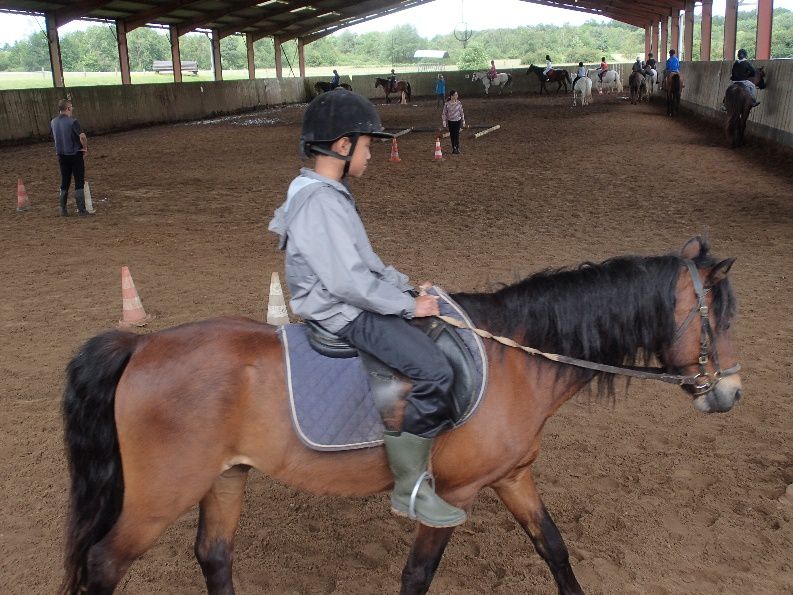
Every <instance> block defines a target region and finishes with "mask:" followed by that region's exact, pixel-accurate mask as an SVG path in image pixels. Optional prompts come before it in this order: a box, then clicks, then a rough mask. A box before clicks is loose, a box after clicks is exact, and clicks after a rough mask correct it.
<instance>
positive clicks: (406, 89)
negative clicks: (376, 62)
mask: <svg viewBox="0 0 793 595" xmlns="http://www.w3.org/2000/svg"><path fill="white" fill-rule="evenodd" d="M377 87H382V88H383V91H384V92H385V102H386V103H391V99H390V98H389V97H388V96H389V95H390V94H391V93H398V94H399V96H400V97H401V96H402V93H404V94H405V99H407V100H408V101H410V97H411V95H410V83H409V82H407V81H397V82H396V87H395V88H394V89H392V88H391V82H390V81H389V80H388V79H381V78H378V79H375V83H374V88H375V89H377Z"/></svg>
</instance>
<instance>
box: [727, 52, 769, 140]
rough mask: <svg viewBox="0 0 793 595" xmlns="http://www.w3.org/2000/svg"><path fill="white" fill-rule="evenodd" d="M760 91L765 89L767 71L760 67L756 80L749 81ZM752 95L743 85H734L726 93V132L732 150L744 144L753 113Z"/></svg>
mask: <svg viewBox="0 0 793 595" xmlns="http://www.w3.org/2000/svg"><path fill="white" fill-rule="evenodd" d="M749 80H750V82H752V83H754V84H755V86H756V87H757V88H758V89H765V69H764V68H762V67H760V68H758V69H757V74H756V75H755V76H754V78H752V79H749ZM752 103H753V102H752V95H751V93H750V92H749V89H747V88H746V86H745V85H743V84H741V83H733V84H731V85H730V86H729V87H727V91H726V92H725V93H724V105H725V107H726V108H727V123H726V127H725V131H726V133H727V140H728V141H729V142H730V146H732V148H733V149H734V148H736V147H739V146H741V145H742V144H743V137H744V133H745V132H746V121H747V120H748V119H749V112H751V111H752Z"/></svg>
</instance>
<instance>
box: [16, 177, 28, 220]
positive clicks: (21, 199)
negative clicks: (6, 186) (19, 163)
mask: <svg viewBox="0 0 793 595" xmlns="http://www.w3.org/2000/svg"><path fill="white" fill-rule="evenodd" d="M29 208H30V201H29V200H28V192H27V190H25V185H24V184H23V183H22V178H19V179H18V180H17V213H24V212H25V211H27V210H28V209H29Z"/></svg>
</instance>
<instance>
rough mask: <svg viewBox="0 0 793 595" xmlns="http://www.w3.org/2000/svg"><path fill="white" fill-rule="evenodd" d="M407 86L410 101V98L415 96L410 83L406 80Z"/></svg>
mask: <svg viewBox="0 0 793 595" xmlns="http://www.w3.org/2000/svg"><path fill="white" fill-rule="evenodd" d="M405 87H407V90H408V101H411V99H410V98H411V97H412V96H413V92H412V91H411V90H410V83H409V82H407V81H405Z"/></svg>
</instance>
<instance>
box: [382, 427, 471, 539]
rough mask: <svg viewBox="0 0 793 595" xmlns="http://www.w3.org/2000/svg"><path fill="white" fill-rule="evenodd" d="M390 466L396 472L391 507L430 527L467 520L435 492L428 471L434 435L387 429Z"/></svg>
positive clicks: (453, 525) (386, 447) (394, 473)
mask: <svg viewBox="0 0 793 595" xmlns="http://www.w3.org/2000/svg"><path fill="white" fill-rule="evenodd" d="M384 441H385V450H386V454H387V455H388V466H389V467H390V468H391V473H393V475H394V491H393V492H392V493H391V510H392V511H393V512H394V513H395V514H398V515H401V516H407V517H409V518H411V519H413V520H418V521H420V522H421V523H422V524H424V525H427V526H429V527H455V526H457V525H460V524H462V523H464V522H465V518H466V515H465V511H464V510H461V509H459V508H457V507H456V506H452V505H451V504H448V503H447V502H445V501H444V500H443V498H441V497H440V496H438V495H437V494H436V493H435V487H434V481H433V479H432V476H431V475H430V474H429V473H428V472H427V465H428V464H429V460H430V450H431V448H432V439H431V438H422V437H421V436H416V435H414V434H408V433H407V432H401V433H400V432H385V436H384Z"/></svg>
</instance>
